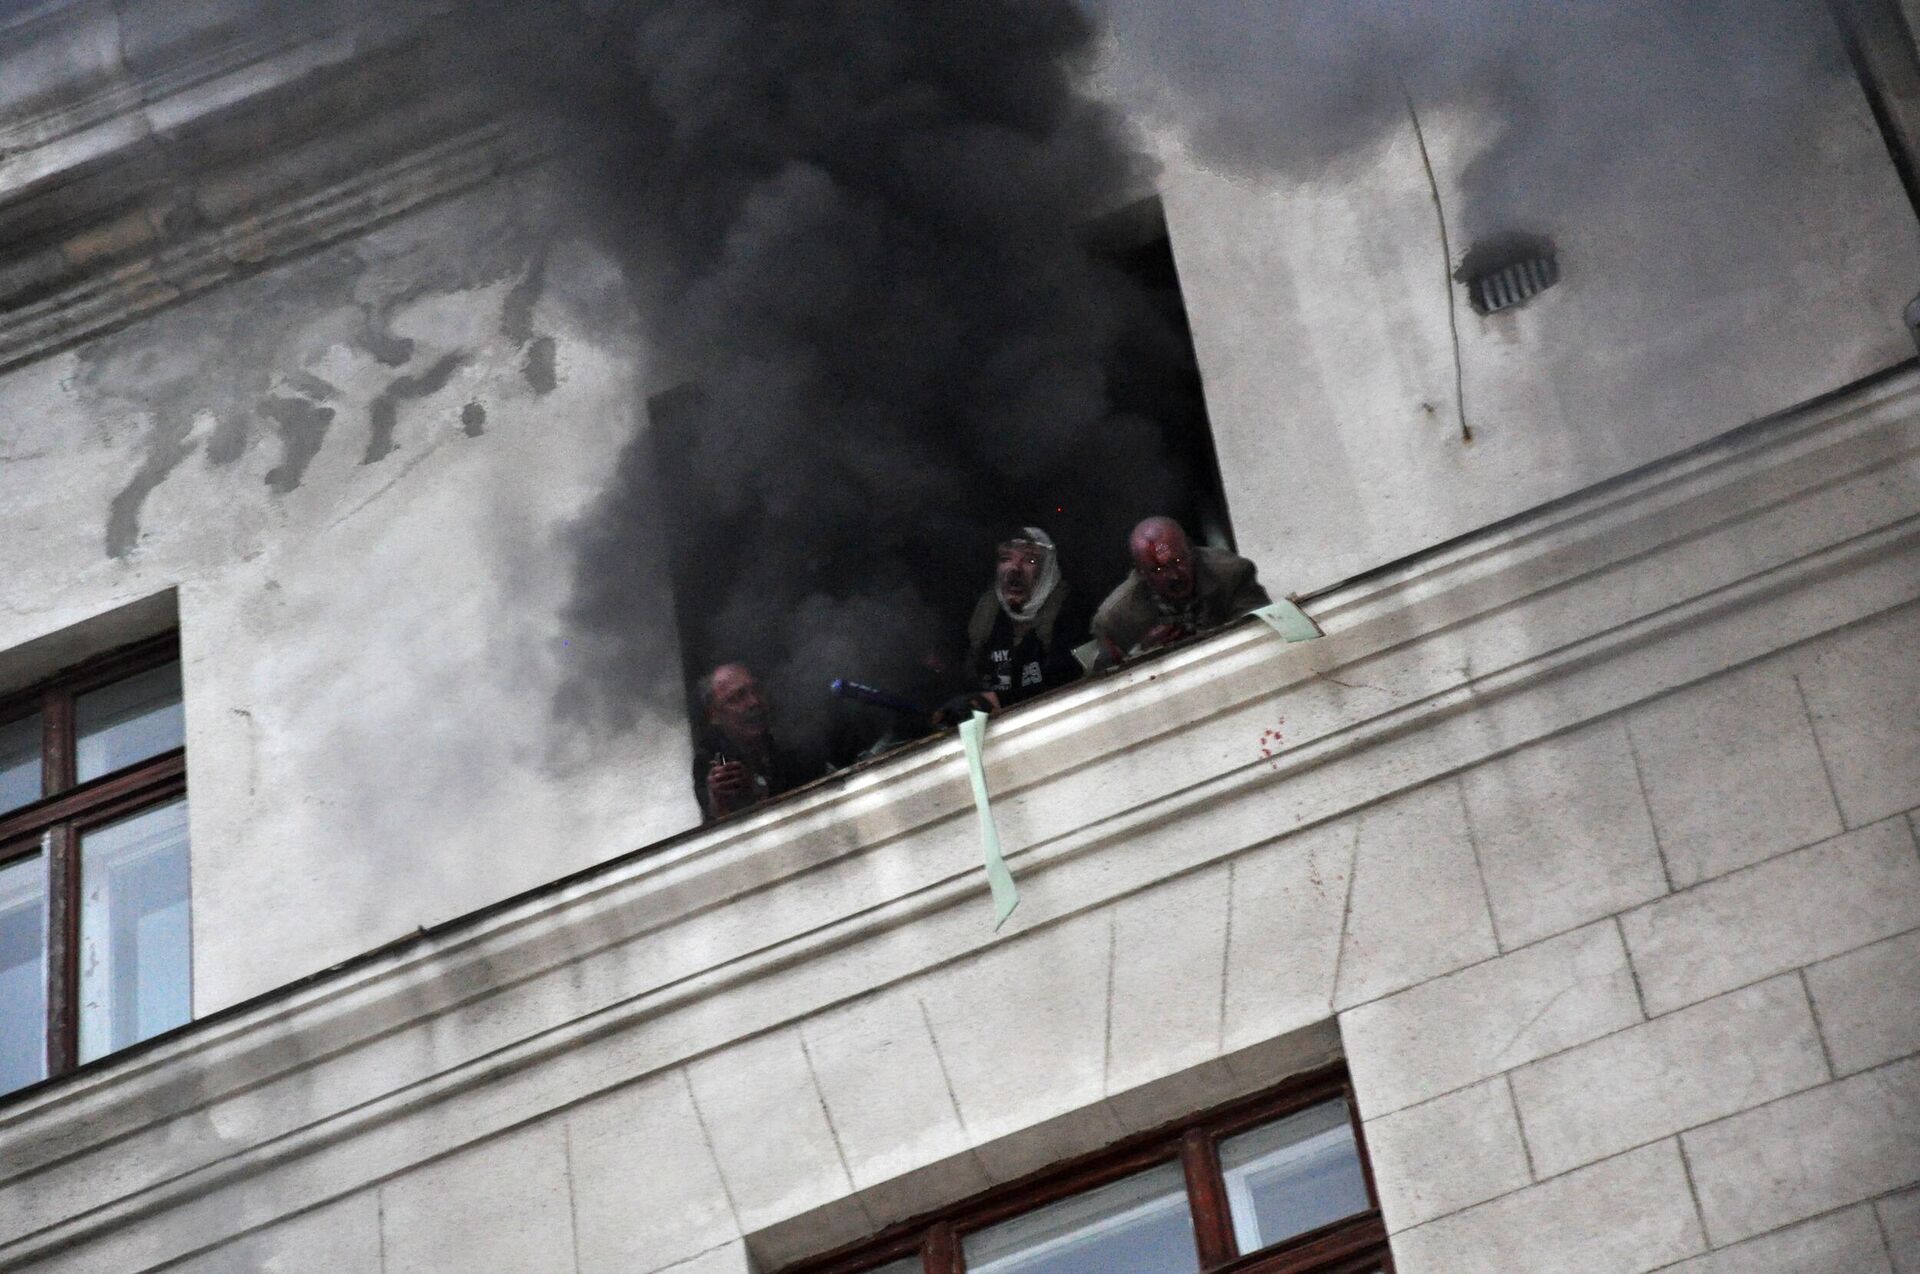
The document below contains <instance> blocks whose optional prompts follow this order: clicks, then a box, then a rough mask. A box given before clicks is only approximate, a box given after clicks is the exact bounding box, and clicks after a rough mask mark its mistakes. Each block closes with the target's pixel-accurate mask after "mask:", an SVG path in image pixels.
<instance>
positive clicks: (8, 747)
mask: <svg viewBox="0 0 1920 1274" xmlns="http://www.w3.org/2000/svg"><path fill="white" fill-rule="evenodd" d="M40 732H41V731H40V714H39V713H37V712H36V713H34V714H33V715H32V716H30V717H24V718H22V719H21V720H19V721H9V722H7V723H6V724H5V725H0V814H4V813H5V812H6V811H8V810H13V809H19V808H20V807H21V806H22V805H25V804H27V803H28V802H29V801H37V800H39V799H40Z"/></svg>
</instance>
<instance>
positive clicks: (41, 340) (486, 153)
mask: <svg viewBox="0 0 1920 1274" xmlns="http://www.w3.org/2000/svg"><path fill="white" fill-rule="evenodd" d="M148 8H149V9H152V10H154V12H151V13H148V14H147V15H146V16H147V17H148V20H149V22H150V23H156V24H162V25H163V24H165V23H167V22H170V21H173V20H174V19H176V18H177V19H178V21H179V22H181V23H190V22H192V21H196V20H198V21H201V22H203V23H204V24H206V25H207V30H206V31H205V32H204V38H203V39H198V40H196V39H195V38H193V37H192V35H191V34H190V33H189V32H187V31H176V30H174V29H173V28H172V27H168V28H167V29H168V36H169V38H168V41H167V43H166V46H165V49H164V50H163V51H162V53H161V54H160V55H157V56H152V57H150V58H149V60H150V61H152V62H153V65H151V66H142V68H141V70H140V71H139V72H138V73H136V72H135V71H132V70H129V69H128V67H127V64H126V61H127V59H126V53H125V50H124V47H122V48H121V49H120V51H119V52H118V53H116V54H114V55H113V56H111V57H104V60H102V61H100V63H99V64H97V65H93V66H91V67H80V66H78V65H77V66H76V69H74V70H72V71H70V72H68V74H70V75H71V76H73V77H74V79H75V81H76V82H75V83H73V84H72V85H71V92H69V93H67V94H65V95H63V94H61V93H59V92H56V91H54V87H57V86H46V85H42V86H40V87H41V88H42V89H43V91H42V92H41V93H40V98H42V99H50V100H52V101H53V103H54V104H53V105H50V106H48V105H45V104H44V103H43V104H42V105H40V106H39V107H38V108H37V109H36V108H35V106H34V103H33V102H28V103H25V106H26V107H27V108H29V109H27V110H25V111H16V112H15V113H14V114H13V115H12V116H11V117H9V115H8V114H7V111H8V107H9V106H10V105H11V106H15V107H19V106H21V105H22V103H17V102H16V103H9V102H7V101H6V99H5V97H4V86H0V233H4V236H5V238H6V239H7V240H8V242H7V244H6V246H4V247H0V371H4V370H6V369H7V368H10V367H14V366H17V365H19V364H21V363H23V362H27V361H29V360H32V359H35V358H40V357H43V356H45V355H47V354H49V353H52V352H54V351H56V350H59V349H61V348H64V347H66V346H69V345H71V344H74V343H76V342H78V341H82V340H85V339H86V338H88V337H90V336H94V335H97V334H99V333H101V332H104V331H107V330H109V329H112V328H114V327H117V326H120V325H121V324H124V323H126V322H129V321H131V320H133V319H136V318H138V317H140V316H142V315H145V314H148V313H151V312H152V311H154V310H156V309H159V308H162V307H164V306H167V305H171V304H173V303H175V302H178V301H180V300H183V299H186V298H188V297H191V296H194V295H197V294H199V293H202V292H205V291H207V290H208V289H210V288H213V287H215V286H217V285H219V284H220V283H222V282H224V281H226V280H228V279H231V278H234V277H237V276H240V275H244V274H247V273H251V272H254V271H258V270H261V269H264V268H267V267H269V266H271V265H273V264H274V263H276V262H278V261H282V260H286V259H289V258H292V257H295V256H298V255H300V254H301V253H304V252H307V251H311V250H313V249H315V248H318V247H321V246H324V245H326V244H328V243H332V242H335V241H338V240H340V239H343V238H347V237H350V236H352V235H356V234H359V233H362V232H364V231H366V230H368V229H370V228H372V227H373V226H376V225H378V224H380V223H382V222H384V221H387V220H390V219H392V218H394V217H397V216H400V215H403V214H404V213H406V212H408V211H410V210H412V209H414V208H417V207H419V206H420V205H422V204H425V203H428V202H431V201H433V200H436V199H440V198H444V197H446V196H449V195H452V194H456V193H459V192H461V191H464V190H468V189H471V188H473V187H475V186H477V185H479V184H481V183H482V182H484V181H486V180H488V179H489V178H491V177H493V176H495V175H498V174H500V173H502V172H504V171H508V170H511V169H514V168H516V167H520V166H523V165H526V164H529V163H532V162H535V161H536V160H538V159H539V158H540V157H541V156H542V155H543V154H545V153H547V152H548V150H549V149H550V143H548V142H546V141H543V140H542V139H540V138H538V137H536V135H535V133H534V130H533V129H532V128H531V127H530V126H529V125H528V124H526V123H525V122H523V121H509V120H502V119H499V118H497V117H495V116H493V115H492V114H491V113H490V112H489V110H488V108H487V107H486V106H485V104H484V103H483V102H482V101H481V100H480V98H479V96H478V95H477V94H475V93H473V92H471V91H463V90H462V89H461V88H460V87H459V86H458V83H457V76H458V73H459V71H460V67H459V61H460V59H459V54H458V48H459V44H458V41H457V39H453V38H451V36H450V33H449V32H448V31H447V30H445V29H443V28H444V26H445V21H444V20H445V19H446V17H447V15H448V14H450V13H451V12H452V6H450V5H447V4H443V3H436V4H433V5H429V6H417V7H411V8H410V7H406V6H400V7H397V8H392V9H390V10H388V9H382V10H380V11H378V12H375V11H371V10H369V11H367V12H366V13H361V12H358V11H355V12H353V13H352V14H351V15H349V14H347V13H346V12H343V11H335V10H333V9H332V8H330V7H328V6H324V5H323V6H316V7H315V8H314V9H313V10H312V11H311V12H309V11H306V10H302V14H301V16H300V17H299V18H298V19H297V20H287V19H285V18H283V17H279V16H276V17H275V18H274V19H273V20H272V21H268V20H266V19H265V18H262V17H260V15H258V14H255V15H254V16H255V17H256V18H257V19H259V20H258V21H257V23H249V22H247V21H245V18H246V15H247V13H251V12H252V11H251V10H246V11H245V12H242V11H241V9H237V8H236V7H234V6H200V7H192V6H189V10H188V11H183V12H180V13H177V14H176V13H175V12H174V10H173V8H172V7H165V8H164V9H162V8H161V7H160V6H151V5H150V6H148ZM241 8H244V6H241ZM136 12H140V10H128V11H126V12H122V11H120V10H117V9H111V8H108V7H104V6H102V5H99V4H94V5H83V4H70V5H65V6H61V7H58V8H53V9H49V10H45V11H42V12H40V13H38V14H36V15H35V16H34V17H33V18H31V19H30V20H27V21H22V22H19V23H16V24H15V25H14V27H12V28H11V29H9V31H8V32H7V34H8V36H9V37H10V38H12V39H14V40H15V41H17V42H21V43H20V44H18V45H17V46H16V47H25V48H26V50H27V52H26V53H18V52H17V53H16V54H15V56H16V58H20V57H24V56H27V55H28V54H30V53H32V52H33V48H32V46H31V45H30V44H26V43H25V41H26V39H27V37H28V36H29V35H37V36H38V37H39V38H40V43H41V45H42V46H52V51H51V52H49V51H48V50H47V48H45V47H43V48H42V50H41V53H42V57H41V60H42V62H53V63H56V64H58V63H59V62H60V58H59V57H58V56H57V54H58V53H59V52H60V50H59V48H58V46H59V43H60V40H61V38H63V37H68V38H77V37H73V35H72V30H71V28H73V27H75V26H76V25H84V24H85V23H88V22H91V23H93V24H94V25H95V26H96V27H100V26H102V24H105V25H104V27H103V29H102V30H100V31H96V32H94V33H93V35H92V36H91V37H89V38H90V39H92V41H93V43H94V45H95V46H97V45H98V44H100V43H102V42H106V43H112V42H119V43H120V44H121V45H124V41H125V39H126V37H127V33H126V27H127V26H128V24H129V23H130V22H131V21H132V15H133V14H134V13H136ZM276 13H277V11H276ZM436 22H438V23H440V24H441V25H440V26H438V27H436V26H434V25H433V24H434V23H436ZM349 23H350V24H351V25H349ZM63 24H64V25H63ZM263 33H264V34H263ZM443 37H444V38H443ZM93 52H94V53H95V54H100V53H101V50H100V49H99V48H98V47H94V48H93ZM103 56H104V55H103ZM75 60H76V63H78V62H79V61H81V59H78V58H76V59H75ZM88 70H90V71H91V72H92V74H91V75H88V74H86V72H87V71H88ZM396 86H397V87H396ZM316 106H318V107H319V108H320V109H319V114H320V115H321V116H322V118H321V119H320V120H313V119H307V120H304V121H303V119H302V118H301V112H303V111H304V112H305V113H306V114H308V115H312V114H314V112H315V110H316ZM316 124H324V127H322V128H321V129H320V131H319V132H318V133H317V134H316V133H315V132H314V131H313V129H314V126H315V125H316ZM187 137H191V138H192V139H193V145H192V146H191V147H183V145H182V144H181V143H182V139H184V138H187ZM277 139H284V140H283V141H277ZM188 154H192V155H193V156H195V157H196V158H194V159H192V160H189V159H188V158H186V157H185V156H186V155H188ZM211 155H218V156H222V158H219V159H210V158H207V157H208V156H211Z"/></svg>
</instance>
